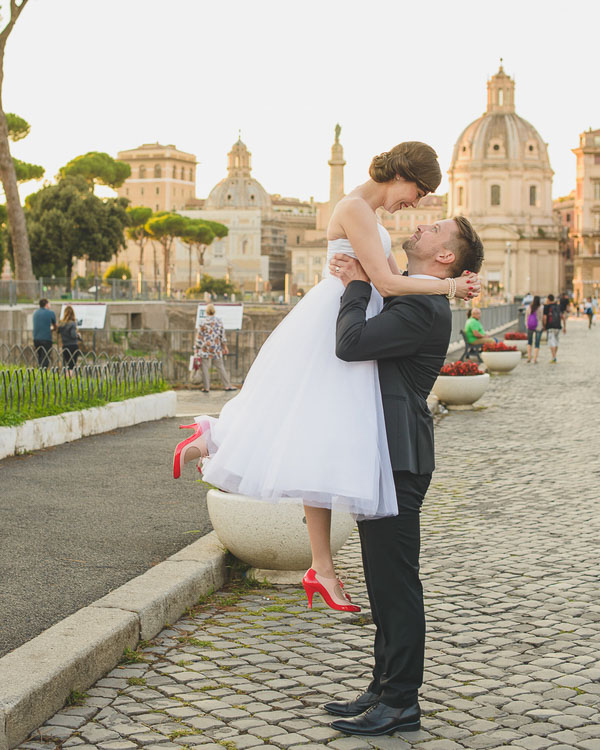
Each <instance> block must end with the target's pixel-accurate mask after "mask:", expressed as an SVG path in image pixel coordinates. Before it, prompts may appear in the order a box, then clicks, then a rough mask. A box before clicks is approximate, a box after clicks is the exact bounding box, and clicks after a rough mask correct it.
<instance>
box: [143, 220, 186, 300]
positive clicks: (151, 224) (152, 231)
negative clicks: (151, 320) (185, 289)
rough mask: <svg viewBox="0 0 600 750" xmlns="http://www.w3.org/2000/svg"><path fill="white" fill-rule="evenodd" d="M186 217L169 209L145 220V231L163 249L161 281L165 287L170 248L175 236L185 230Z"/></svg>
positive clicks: (169, 265) (169, 269) (168, 270)
mask: <svg viewBox="0 0 600 750" xmlns="http://www.w3.org/2000/svg"><path fill="white" fill-rule="evenodd" d="M186 223H187V219H185V218H184V217H183V216H181V215H180V214H176V213H172V212H169V211H159V212H158V213H157V214H154V216H153V217H152V218H151V219H149V220H148V221H147V222H146V225H145V226H146V231H147V232H148V234H149V235H150V237H153V238H154V239H155V240H157V241H158V242H160V244H161V245H162V249H163V260H164V268H163V283H164V286H165V289H166V288H167V281H168V276H169V273H170V271H171V249H172V247H173V241H174V240H175V237H181V236H182V234H183V233H184V232H185V227H186Z"/></svg>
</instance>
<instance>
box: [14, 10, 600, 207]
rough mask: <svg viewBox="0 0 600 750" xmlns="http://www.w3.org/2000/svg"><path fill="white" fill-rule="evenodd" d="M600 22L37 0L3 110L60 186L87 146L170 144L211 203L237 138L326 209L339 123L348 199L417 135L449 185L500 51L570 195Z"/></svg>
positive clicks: (272, 181) (597, 116) (586, 14)
mask: <svg viewBox="0 0 600 750" xmlns="http://www.w3.org/2000/svg"><path fill="white" fill-rule="evenodd" d="M1 5H2V11H3V12H4V11H5V9H6V8H7V6H8V0H4V2H2V3H1ZM3 25H4V24H3ZM599 28H600V2H598V0H587V1H583V0H571V1H570V2H569V3H564V2H563V0H503V2H501V3H498V2H491V0H452V1H451V2H448V0H430V1H429V2H424V1H423V0H413V2H412V3H411V2H400V0H371V2H365V0H302V1H301V2H299V1H296V2H291V0H253V1H252V2H248V0H244V1H242V0H211V1H210V2H208V1H207V0H168V1H167V0H102V2H100V0H94V1H92V0H29V3H28V5H27V7H26V8H25V9H24V11H23V13H22V15H21V17H20V18H19V20H18V22H17V25H16V26H15V29H14V30H13V32H12V34H11V37H10V38H9V41H8V45H7V52H6V58H5V77H4V89H3V101H4V109H5V111H8V112H16V113H17V114H19V115H21V116H22V117H24V118H25V119H26V120H28V121H29V122H30V123H31V134H30V135H29V136H28V138H27V139H25V140H24V141H21V142H18V143H16V144H14V145H13V146H12V150H13V155H14V156H17V157H19V158H21V159H24V160H26V161H30V162H34V163H36V164H42V165H43V166H44V167H45V168H46V177H47V178H48V179H53V178H54V175H55V174H56V172H57V171H58V168H59V167H60V166H62V165H63V164H65V163H66V162H67V161H69V160H70V159H71V158H73V157H74V156H77V155H79V154H82V153H85V152H86V151H106V152H108V153H109V154H111V155H113V156H116V154H117V151H120V150H122V149H129V148H133V147H136V146H139V145H141V144H142V143H149V142H155V141H159V142H160V143H163V144H167V143H173V144H175V145H176V146H177V147H178V148H180V149H182V150H184V151H188V152H191V153H193V154H195V155H196V157H197V159H198V162H199V164H198V169H197V195H198V197H205V196H206V195H207V194H208V192H209V190H210V189H211V188H212V187H213V186H214V185H215V184H216V183H217V182H218V181H219V180H220V179H221V178H222V177H224V176H225V175H226V163H227V162H226V159H227V157H226V154H227V152H228V151H229V149H230V148H231V145H232V144H233V143H234V142H235V141H236V140H237V135H238V129H241V132H242V140H243V141H244V142H245V143H246V144H247V146H248V148H249V150H250V151H251V153H252V164H253V175H254V176H255V177H256V178H257V179H258V180H259V181H260V182H261V183H262V185H263V186H264V187H265V188H266V190H268V191H269V192H270V193H281V194H283V195H288V196H296V197H299V198H308V197H309V196H311V195H312V196H314V197H315V199H316V200H327V199H328V194H329V167H328V166H327V160H328V158H329V156H330V148H331V144H332V142H333V136H334V127H335V124H336V122H339V123H340V124H341V125H342V136H341V141H342V143H343V145H344V149H345V158H346V161H347V166H346V172H345V188H346V191H348V190H350V189H351V188H352V187H354V186H355V185H357V184H359V183H360V182H363V181H364V180H365V179H366V178H367V176H368V175H367V169H368V166H369V162H370V160H371V158H372V156H373V155H374V154H376V153H379V152H381V151H384V150H388V149H389V148H391V147H392V146H393V145H395V144H396V143H398V142H400V141H403V140H422V141H425V142H427V143H430V144H431V145H432V146H433V147H434V148H435V149H436V150H437V152H438V154H439V157H440V162H441V165H442V170H443V172H444V175H445V173H446V171H447V169H448V167H449V163H450V158H451V155H452V148H453V145H454V143H455V141H456V139H457V138H458V136H459V134H460V132H461V131H462V130H463V128H464V127H466V125H467V124H468V123H470V122H471V121H473V120H475V119H476V118H478V117H479V116H480V115H481V114H482V113H483V112H484V111H485V107H486V81H487V79H488V78H489V77H490V75H492V74H493V73H495V72H496V71H497V70H498V65H499V58H500V57H503V58H504V68H505V70H506V72H507V73H508V74H509V75H511V76H513V77H514V78H515V79H516V109H517V113H518V114H519V115H521V116H522V117H524V118H525V119H526V120H528V121H529V122H531V123H532V124H533V125H534V126H535V127H536V128H537V130H538V131H539V132H540V134H541V135H542V138H543V139H544V140H545V141H546V142H547V143H548V144H549V151H550V161H551V164H552V167H553V169H554V171H555V177H554V195H555V196H558V195H564V194H566V193H568V192H569V191H570V190H571V189H572V188H573V187H574V182H575V157H574V155H573V154H572V153H571V149H572V148H574V147H576V146H577V145H578V141H579V133H580V132H581V131H583V130H585V129H587V128H589V127H593V128H600V97H599V96H598V91H599V88H600V86H599V83H598V68H599V66H598V29H599ZM447 184H448V183H447V178H446V176H445V178H444V182H443V183H442V185H441V186H440V189H439V191H438V192H445V190H447ZM40 186H41V183H28V184H27V185H25V186H24V188H23V191H22V192H23V195H24V194H26V193H28V192H33V191H34V190H37V189H39V187H40Z"/></svg>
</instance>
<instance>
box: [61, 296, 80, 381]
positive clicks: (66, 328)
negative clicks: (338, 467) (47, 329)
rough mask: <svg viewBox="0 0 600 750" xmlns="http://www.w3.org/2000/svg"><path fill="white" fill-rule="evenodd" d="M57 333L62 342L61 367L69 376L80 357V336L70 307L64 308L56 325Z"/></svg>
mask: <svg viewBox="0 0 600 750" xmlns="http://www.w3.org/2000/svg"><path fill="white" fill-rule="evenodd" d="M58 333H59V335H60V340H61V342H62V359H63V367H64V368H65V370H67V371H68V373H69V375H72V374H73V368H74V367H75V365H76V364H77V360H78V359H79V357H80V355H81V352H80V350H79V342H80V340H81V334H80V333H79V331H78V330H77V320H76V318H75V311H74V310H73V308H72V307H71V305H67V306H66V307H65V311H64V313H63V316H62V318H61V319H60V322H59V324H58Z"/></svg>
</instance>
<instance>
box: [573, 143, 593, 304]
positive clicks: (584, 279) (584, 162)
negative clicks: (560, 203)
mask: <svg viewBox="0 0 600 750" xmlns="http://www.w3.org/2000/svg"><path fill="white" fill-rule="evenodd" d="M573 153H574V154H575V156H576V158H577V167H576V169H577V171H576V186H575V201H574V222H575V225H574V227H573V229H572V233H571V238H572V240H573V253H574V257H573V293H574V296H575V299H576V300H577V301H583V299H584V298H586V297H594V298H597V297H598V295H599V293H600V130H592V129H591V128H590V130H587V131H585V132H584V133H581V134H580V136H579V146H578V147H577V148H574V149H573Z"/></svg>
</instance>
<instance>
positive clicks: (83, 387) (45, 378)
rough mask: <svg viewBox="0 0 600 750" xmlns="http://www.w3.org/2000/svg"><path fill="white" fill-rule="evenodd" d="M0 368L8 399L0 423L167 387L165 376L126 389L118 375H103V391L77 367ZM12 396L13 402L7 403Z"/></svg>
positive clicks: (9, 424) (12, 423)
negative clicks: (72, 371) (70, 371)
mask: <svg viewBox="0 0 600 750" xmlns="http://www.w3.org/2000/svg"><path fill="white" fill-rule="evenodd" d="M0 371H1V373H2V375H3V378H2V379H1V380H0V395H2V396H3V397H4V396H6V397H7V399H8V401H7V402H6V405H5V406H4V411H3V412H2V413H0V427H16V426H17V425H20V424H23V422H27V421H28V420H29V419H37V418H39V417H51V416H55V415H57V414H64V413H65V412H72V411H81V410H82V409H89V408H91V407H94V406H104V405H106V404H109V403H112V402H116V401H125V400H127V399H130V398H135V397H137V396H147V395H149V394H151V393H162V392H163V391H166V390H168V389H169V385H168V383H166V382H165V381H164V380H162V381H160V382H157V383H155V382H151V381H141V380H140V381H139V382H137V383H136V384H135V385H132V386H131V388H130V389H129V390H128V391H127V392H125V390H124V385H123V384H122V381H121V380H120V379H117V378H111V377H109V376H106V375H105V376H104V382H103V385H102V392H100V393H99V392H98V383H97V381H96V378H95V377H94V376H92V377H91V378H89V379H87V378H85V377H84V376H83V371H81V374H80V372H79V371H78V369H77V368H76V369H75V374H74V375H73V377H69V376H68V375H66V374H63V373H61V372H58V371H56V370H41V369H40V370H38V369H35V368H25V367H15V366H13V365H2V366H1V368H0ZM90 381H91V383H92V385H91V386H90ZM11 383H12V385H11ZM17 383H18V384H17ZM5 389H6V393H5V392H4V391H5ZM10 394H12V395H10ZM11 398H12V405H9V404H10V400H11ZM2 402H4V398H2Z"/></svg>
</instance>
